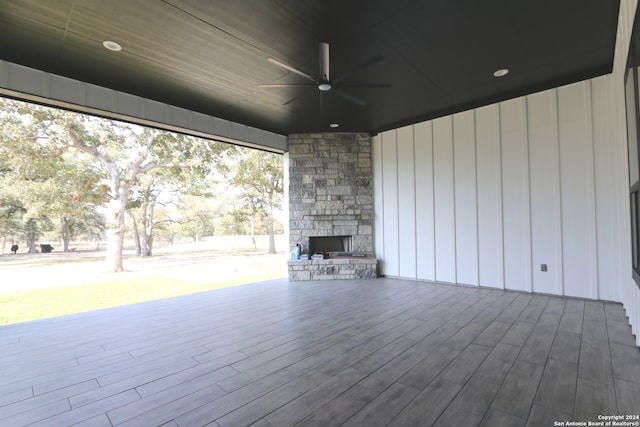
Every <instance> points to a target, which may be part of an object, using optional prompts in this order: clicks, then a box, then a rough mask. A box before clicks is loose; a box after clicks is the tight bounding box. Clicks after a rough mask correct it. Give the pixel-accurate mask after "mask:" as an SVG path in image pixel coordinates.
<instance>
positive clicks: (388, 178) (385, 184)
mask: <svg viewBox="0 0 640 427" xmlns="http://www.w3.org/2000/svg"><path fill="white" fill-rule="evenodd" d="M397 158H398V149H397V141H396V131H388V132H384V133H383V134H382V159H383V163H382V188H383V191H384V206H383V211H384V224H383V232H384V274H387V275H390V276H399V252H400V251H399V246H400V243H401V242H400V240H399V234H398V230H399V229H398V221H399V216H398V163H397Z"/></svg>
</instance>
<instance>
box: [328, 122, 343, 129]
mask: <svg viewBox="0 0 640 427" xmlns="http://www.w3.org/2000/svg"><path fill="white" fill-rule="evenodd" d="M338 126H340V125H339V124H338V123H331V124H330V125H329V127H330V128H333V129H335V128H337V127H338Z"/></svg>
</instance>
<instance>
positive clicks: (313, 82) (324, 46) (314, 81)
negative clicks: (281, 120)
mask: <svg viewBox="0 0 640 427" xmlns="http://www.w3.org/2000/svg"><path fill="white" fill-rule="evenodd" d="M319 50H320V53H319V64H320V70H319V75H318V77H313V76H311V75H309V74H307V73H305V72H304V71H302V70H300V69H298V68H296V67H292V66H291V65H289V64H285V63H284V62H282V61H278V60H277V59H273V58H269V59H268V61H269V62H271V63H272V64H274V65H277V66H278V67H280V68H283V69H285V70H287V71H291V72H292V73H295V74H297V75H299V76H301V77H304V78H306V79H307V80H309V83H301V84H295V83H292V84H287V83H283V84H263V85H260V87H261V88H278V87H314V86H315V87H317V88H318V90H319V91H320V109H323V104H322V94H323V92H331V93H334V94H336V95H338V96H340V97H342V98H344V99H346V100H348V101H351V102H352V103H354V104H356V105H359V106H361V107H364V106H365V105H367V102H366V101H365V100H364V99H362V98H359V97H357V96H355V95H352V94H350V93H347V92H344V91H343V90H340V89H337V87H346V88H349V87H352V88H385V87H391V85H390V84H385V83H381V84H375V83H360V84H347V83H344V81H345V79H346V78H347V77H348V76H350V75H352V74H354V73H356V72H358V71H362V70H363V69H365V68H368V67H370V66H372V65H374V64H377V63H378V62H380V61H382V56H380V55H377V56H374V57H373V58H371V59H369V60H367V61H364V62H363V63H361V64H359V65H358V66H357V67H355V68H354V69H352V70H350V71H348V72H346V73H345V74H342V75H341V76H339V77H337V78H334V79H332V78H331V77H330V74H329V43H324V42H321V43H320V48H319ZM298 98H300V96H297V97H295V98H293V99H290V100H289V101H287V102H285V103H284V104H282V105H287V104H290V103H292V102H293V101H295V100H296V99H298Z"/></svg>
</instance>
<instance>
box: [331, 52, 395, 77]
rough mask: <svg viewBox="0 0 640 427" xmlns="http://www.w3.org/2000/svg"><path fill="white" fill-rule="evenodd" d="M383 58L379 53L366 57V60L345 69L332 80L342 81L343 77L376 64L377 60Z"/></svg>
mask: <svg viewBox="0 0 640 427" xmlns="http://www.w3.org/2000/svg"><path fill="white" fill-rule="evenodd" d="M383 59H384V58H383V57H382V56H381V55H376V56H374V57H373V58H370V59H367V60H366V61H364V62H362V63H360V64H359V65H358V66H357V67H354V68H352V69H351V70H349V71H347V72H346V73H344V74H342V75H340V76H339V77H337V78H336V79H334V80H333V84H338V83H340V82H342V81H344V79H346V78H347V77H349V76H350V75H352V74H355V73H357V72H359V71H362V70H364V69H366V68H369V67H371V66H373V65H375V64H377V63H378V62H380V61H382V60H383Z"/></svg>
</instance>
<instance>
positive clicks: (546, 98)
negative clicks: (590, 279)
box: [527, 91, 562, 294]
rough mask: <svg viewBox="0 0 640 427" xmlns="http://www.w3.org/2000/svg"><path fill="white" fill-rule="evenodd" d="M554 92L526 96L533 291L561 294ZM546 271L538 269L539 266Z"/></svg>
mask: <svg viewBox="0 0 640 427" xmlns="http://www.w3.org/2000/svg"><path fill="white" fill-rule="evenodd" d="M556 118H557V105H556V96H555V92H554V91H546V92H541V93H538V94H535V95H531V96H529V97H527V122H528V134H529V170H530V173H529V174H530V181H529V189H530V194H531V203H530V207H531V259H532V264H533V268H532V278H533V290H534V291H535V292H542V293H550V294H561V293H562V257H561V252H562V241H561V232H560V230H561V227H560V195H559V187H560V185H559V176H558V174H559V172H558V168H559V165H558V122H557V120H556ZM542 264H544V265H546V266H547V271H546V272H544V271H542V270H541V265H542Z"/></svg>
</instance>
